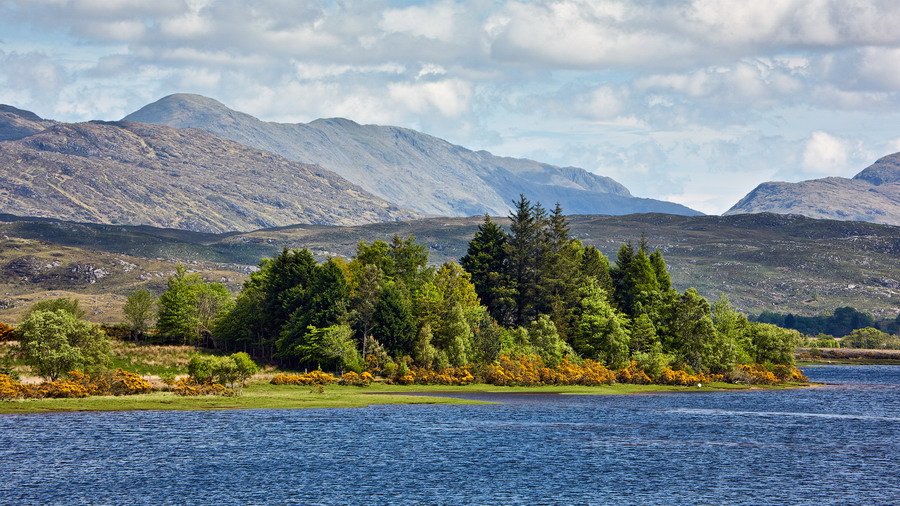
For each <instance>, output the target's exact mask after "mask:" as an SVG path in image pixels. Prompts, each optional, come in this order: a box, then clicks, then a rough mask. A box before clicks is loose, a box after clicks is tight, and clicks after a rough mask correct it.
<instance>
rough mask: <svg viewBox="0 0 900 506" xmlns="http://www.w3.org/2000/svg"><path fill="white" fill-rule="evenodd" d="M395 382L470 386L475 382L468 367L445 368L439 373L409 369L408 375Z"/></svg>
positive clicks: (420, 368) (421, 369)
mask: <svg viewBox="0 0 900 506" xmlns="http://www.w3.org/2000/svg"><path fill="white" fill-rule="evenodd" d="M407 376H409V378H407ZM407 381H408V383H407ZM397 382H398V383H401V384H404V385H409V384H412V383H415V384H417V385H470V384H472V383H474V382H475V376H473V375H472V372H471V371H470V370H469V368H468V367H447V368H445V369H441V370H440V371H435V370H433V369H425V368H422V367H411V368H410V369H409V372H408V374H407V375H405V376H402V377H400V378H398V379H397Z"/></svg>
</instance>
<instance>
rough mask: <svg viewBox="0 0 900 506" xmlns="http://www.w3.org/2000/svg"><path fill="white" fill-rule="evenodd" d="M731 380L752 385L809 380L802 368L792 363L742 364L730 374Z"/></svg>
mask: <svg viewBox="0 0 900 506" xmlns="http://www.w3.org/2000/svg"><path fill="white" fill-rule="evenodd" d="M728 379H729V380H730V381H732V382H735V383H748V384H751V385H775V384H777V383H783V382H785V381H809V378H807V377H806V376H805V375H804V374H803V372H802V371H800V369H797V368H796V367H794V366H792V365H784V364H778V365H771V364H769V366H766V365H763V364H741V365H739V366H738V368H737V369H736V370H735V371H734V372H733V373H732V374H730V375H729V378H728Z"/></svg>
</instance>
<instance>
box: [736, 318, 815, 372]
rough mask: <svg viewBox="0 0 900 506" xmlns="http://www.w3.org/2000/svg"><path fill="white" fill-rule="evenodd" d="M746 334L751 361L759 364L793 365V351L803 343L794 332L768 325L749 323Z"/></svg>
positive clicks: (797, 333)
mask: <svg viewBox="0 0 900 506" xmlns="http://www.w3.org/2000/svg"><path fill="white" fill-rule="evenodd" d="M748 334H749V336H750V344H751V346H752V351H751V355H752V358H753V361H754V362H757V363H760V364H763V363H766V362H771V363H773V364H788V365H790V364H793V363H794V350H795V349H796V348H797V346H798V345H799V344H800V343H801V342H802V341H803V339H802V337H801V336H800V333H799V332H797V331H796V330H789V329H783V328H781V327H778V326H775V325H771V324H768V323H751V324H750V328H749V330H748Z"/></svg>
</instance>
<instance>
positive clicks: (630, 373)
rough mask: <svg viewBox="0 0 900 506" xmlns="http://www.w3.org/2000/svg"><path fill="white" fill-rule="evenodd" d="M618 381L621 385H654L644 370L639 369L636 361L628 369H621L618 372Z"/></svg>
mask: <svg viewBox="0 0 900 506" xmlns="http://www.w3.org/2000/svg"><path fill="white" fill-rule="evenodd" d="M616 381H618V382H619V383H632V384H635V385H648V384H650V383H653V380H651V379H650V376H647V373H645V372H644V370H643V369H640V368H638V366H637V362H635V361H634V360H632V361H631V363H630V364H629V365H628V367H625V368H622V369H619V370H618V371H617V372H616Z"/></svg>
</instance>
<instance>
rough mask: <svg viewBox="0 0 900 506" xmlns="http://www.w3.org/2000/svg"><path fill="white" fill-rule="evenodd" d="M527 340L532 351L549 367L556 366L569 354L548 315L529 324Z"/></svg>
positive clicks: (566, 346)
mask: <svg viewBox="0 0 900 506" xmlns="http://www.w3.org/2000/svg"><path fill="white" fill-rule="evenodd" d="M528 340H529V342H530V344H531V347H532V348H533V349H534V351H535V352H536V353H537V354H538V355H540V356H541V358H542V359H543V360H544V362H546V363H547V364H548V365H550V366H551V367H552V366H556V365H558V364H559V363H560V361H562V358H563V357H564V356H565V355H566V354H568V353H570V352H571V348H570V347H569V346H568V345H567V344H566V342H565V341H564V340H563V339H562V338H561V337H560V335H559V332H557V331H556V325H555V324H554V323H553V320H552V319H550V316H549V315H541V316H538V318H537V319H536V320H534V321H533V322H531V325H529V326H528Z"/></svg>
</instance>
